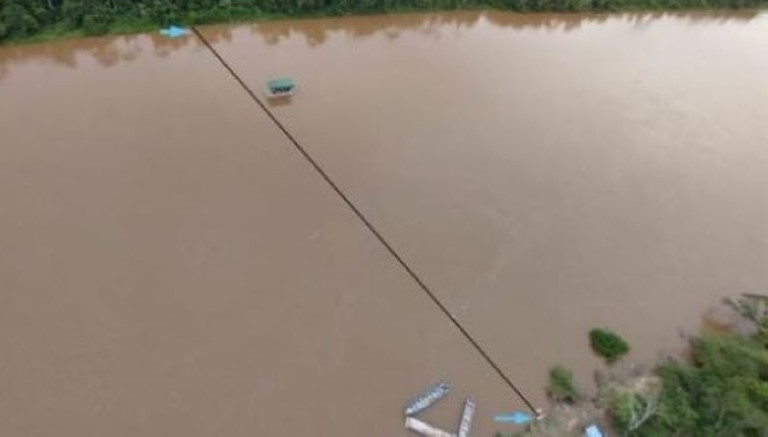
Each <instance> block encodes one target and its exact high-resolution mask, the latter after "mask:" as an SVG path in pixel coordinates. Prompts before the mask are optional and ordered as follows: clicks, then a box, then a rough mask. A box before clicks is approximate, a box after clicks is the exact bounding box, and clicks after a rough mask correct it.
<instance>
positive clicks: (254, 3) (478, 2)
mask: <svg viewBox="0 0 768 437" xmlns="http://www.w3.org/2000/svg"><path fill="white" fill-rule="evenodd" d="M36 3H38V4H33V5H30V4H29V2H28V1H27V0H10V1H7V2H5V4H4V5H3V7H2V9H0V44H7V43H24V42H41V41H50V40H57V39H73V38H82V37H87V36H97V35H105V34H113V35H124V34H134V33H141V32H147V31H151V30H155V29H157V28H158V27H161V26H165V25H168V24H182V25H197V24H214V23H243V22H264V21H274V20H281V19H297V18H305V19H311V18H321V17H334V16H345V15H373V14H403V13H414V12H440V11H456V10H506V11H514V12H521V13H535V12H561V13H569V12H642V11H690V10H725V9H740V10H743V9H759V8H762V7H764V6H765V5H766V4H768V0H499V1H493V0H491V1H488V0H434V1H431V2H425V1H418V0H402V1H392V2H384V1H374V2H364V1H359V0H358V1H355V2H345V3H343V4H336V5H327V4H326V3H321V2H307V3H305V4H302V5H300V6H297V5H295V4H292V3H293V2H284V3H272V2H269V1H266V0H242V1H239V2H230V3H229V4H226V5H221V4H218V3H213V2H210V4H209V2H208V1H202V2H196V3H195V4H190V3H189V2H185V1H181V0H164V1H160V2H142V1H139V2H127V1H120V0H115V1H112V2H110V3H109V4H108V5H104V6H100V7H92V6H90V5H85V4H83V3H82V0H60V1H56V0H47V1H45V2H36Z"/></svg>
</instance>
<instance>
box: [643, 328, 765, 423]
mask: <svg viewBox="0 0 768 437" xmlns="http://www.w3.org/2000/svg"><path fill="white" fill-rule="evenodd" d="M692 349H693V357H692V362H691V363H686V362H680V361H669V362H666V363H663V364H661V365H660V366H659V368H658V369H657V373H658V374H659V376H660V377H661V378H662V381H663V389H662V393H661V398H660V401H659V406H658V411H657V412H656V414H654V415H653V417H651V418H650V419H649V420H648V421H647V422H646V423H644V424H643V425H642V426H641V427H639V428H638V429H637V430H635V431H634V433H633V435H637V436H660V435H681V436H682V435H691V436H703V437H706V436H765V435H768V351H766V349H765V348H763V347H762V346H761V345H760V344H759V343H757V342H755V341H753V340H748V339H743V338H740V337H737V336H733V335H727V336H707V337H703V338H699V339H696V340H694V342H693V347H692Z"/></svg>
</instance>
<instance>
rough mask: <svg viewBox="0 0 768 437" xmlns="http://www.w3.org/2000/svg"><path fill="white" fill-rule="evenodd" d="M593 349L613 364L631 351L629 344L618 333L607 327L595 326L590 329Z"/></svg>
mask: <svg viewBox="0 0 768 437" xmlns="http://www.w3.org/2000/svg"><path fill="white" fill-rule="evenodd" d="M589 343H590V345H591V346H592V350H594V351H595V353H597V354H598V355H600V356H601V357H603V358H605V360H606V361H607V362H608V363H609V364H611V363H614V362H616V361H617V360H618V359H619V358H621V357H623V356H624V355H626V354H627V352H629V344H627V342H626V341H624V339H623V338H621V337H620V336H619V335H618V334H616V333H614V332H611V331H609V330H607V329H599V328H595V329H593V330H591V331H589Z"/></svg>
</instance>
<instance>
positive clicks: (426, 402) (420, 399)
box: [405, 382, 450, 416]
mask: <svg viewBox="0 0 768 437" xmlns="http://www.w3.org/2000/svg"><path fill="white" fill-rule="evenodd" d="M449 391H450V388H449V387H448V384H446V383H445V382H438V383H437V384H435V385H433V386H431V387H429V388H428V389H426V390H425V391H424V392H423V393H422V394H420V395H418V396H416V397H415V398H413V399H412V400H411V401H410V402H408V405H406V407H405V415H406V416H413V415H415V414H418V413H420V412H422V411H424V410H426V409H427V408H429V407H430V406H431V405H432V404H434V403H435V402H437V401H439V400H440V399H441V398H442V397H443V396H445V395H447V394H448V392H449Z"/></svg>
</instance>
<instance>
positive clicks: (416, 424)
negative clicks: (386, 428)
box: [405, 417, 456, 437]
mask: <svg viewBox="0 0 768 437" xmlns="http://www.w3.org/2000/svg"><path fill="white" fill-rule="evenodd" d="M405 429H410V430H411V431H414V432H416V433H418V434H420V435H423V436H425V437H456V434H451V433H449V432H446V431H443V430H442V429H440V428H435V427H434V426H432V425H430V424H428V423H425V422H422V421H421V420H419V419H416V418H413V417H406V418H405Z"/></svg>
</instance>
